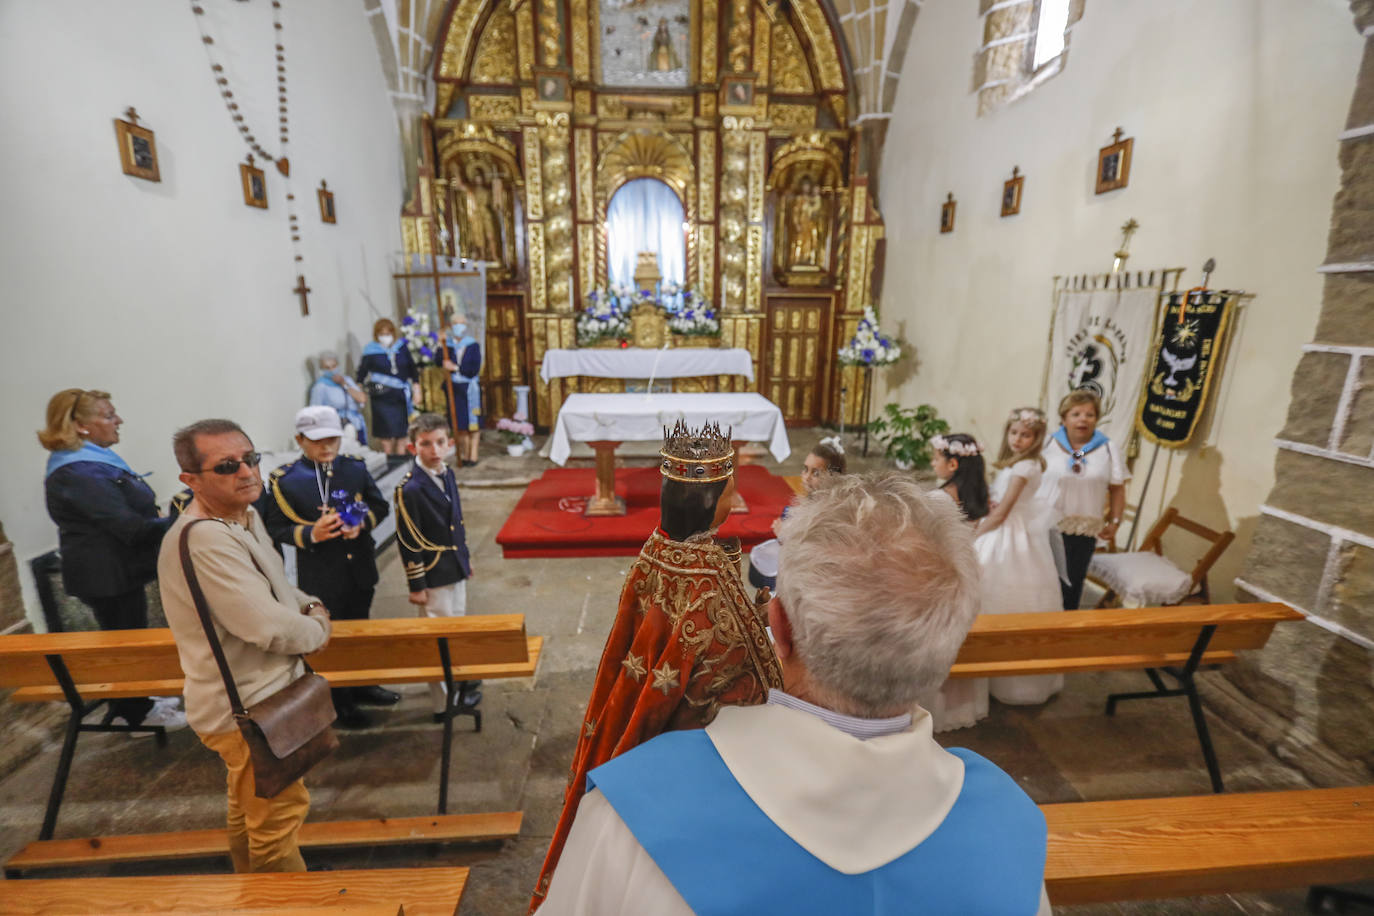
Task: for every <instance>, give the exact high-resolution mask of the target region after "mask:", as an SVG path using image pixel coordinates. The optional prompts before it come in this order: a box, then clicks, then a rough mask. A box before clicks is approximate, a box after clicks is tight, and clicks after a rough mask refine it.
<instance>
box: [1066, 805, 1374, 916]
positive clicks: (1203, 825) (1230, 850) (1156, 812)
mask: <svg viewBox="0 0 1374 916" xmlns="http://www.w3.org/2000/svg"><path fill="white" fill-rule="evenodd" d="M1040 810H1041V811H1043V812H1044V814H1045V820H1046V822H1047V824H1048V826H1049V853H1048V856H1047V858H1046V862H1045V887H1046V889H1047V890H1048V891H1049V895H1050V902H1052V903H1054V904H1057V905H1061V906H1062V905H1068V904H1075V903H1102V902H1108V901H1117V900H1139V899H1147V898H1161V897H1195V896H1202V895H1205V894H1226V893H1233V892H1238V891H1262V890H1277V889H1282V888H1291V887H1305V886H1308V885H1313V884H1335V883H1342V882H1348V881H1361V880H1369V879H1370V878H1374V786H1361V787H1358V788H1351V789H1300V790H1297V791H1287V792H1245V793H1241V794H1237V795H1202V796H1196V797H1186V798H1145V799H1127V800H1124V801H1103V802H1073V803H1069V804H1061V805H1041V806H1040Z"/></svg>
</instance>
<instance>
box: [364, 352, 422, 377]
mask: <svg viewBox="0 0 1374 916" xmlns="http://www.w3.org/2000/svg"><path fill="white" fill-rule="evenodd" d="M373 372H380V373H381V374H382V375H392V376H395V377H396V378H398V379H401V380H402V381H406V382H418V381H419V380H420V370H418V369H416V368H415V360H413V359H411V358H410V350H409V349H407V348H406V347H401V349H399V350H397V351H396V371H395V372H392V371H391V360H389V359H387V358H386V355H385V354H383V353H369V354H367V355H366V356H364V357H362V358H361V359H360V360H358V372H357V374H356V375H354V378H356V379H357V380H358V383H359V384H361V383H363V382H366V381H367V377H368V376H369V375H371V374H372V373H373Z"/></svg>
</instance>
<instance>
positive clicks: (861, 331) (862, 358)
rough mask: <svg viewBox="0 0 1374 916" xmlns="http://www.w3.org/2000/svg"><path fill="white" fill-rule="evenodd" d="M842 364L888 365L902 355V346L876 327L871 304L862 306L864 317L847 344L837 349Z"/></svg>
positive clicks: (876, 320)
mask: <svg viewBox="0 0 1374 916" xmlns="http://www.w3.org/2000/svg"><path fill="white" fill-rule="evenodd" d="M839 356H840V365H842V366H890V365H892V364H893V363H895V362H896V361H897V360H899V359H901V357H902V346H901V344H900V343H898V342H897V341H896V340H895V339H894V338H892V337H889V336H888V335H886V334H884V333H883V332H882V331H881V330H879V329H878V316H877V315H875V314H873V306H871V305H866V306H864V317H863V318H861V319H859V328H858V330H857V331H856V332H855V334H854V337H853V338H852V339H851V340H850V341H849V344H848V346H845V347H842V348H840V350H839Z"/></svg>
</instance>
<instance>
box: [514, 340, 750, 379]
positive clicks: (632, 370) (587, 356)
mask: <svg viewBox="0 0 1374 916" xmlns="http://www.w3.org/2000/svg"><path fill="white" fill-rule="evenodd" d="M655 362H657V366H655ZM574 375H581V376H586V377H588V378H690V377H692V376H697V375H742V376H744V377H745V378H747V379H749V381H751V382H752V381H753V380H754V361H753V359H752V358H750V356H749V351H748V350H744V349H740V348H734V349H729V350H721V349H718V348H716V347H680V348H677V349H668V350H648V349H644V348H642V347H628V348H626V349H624V350H616V349H606V348H599V347H583V348H580V349H577V350H546V351H545V352H544V362H543V363H541V364H540V366H539V377H540V378H542V379H543V380H544V381H546V382H547V381H549V380H550V379H555V378H567V377H569V376H574Z"/></svg>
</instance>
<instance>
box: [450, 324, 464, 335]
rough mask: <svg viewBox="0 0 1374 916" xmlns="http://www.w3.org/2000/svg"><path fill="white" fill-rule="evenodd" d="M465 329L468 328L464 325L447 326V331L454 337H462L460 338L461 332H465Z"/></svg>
mask: <svg viewBox="0 0 1374 916" xmlns="http://www.w3.org/2000/svg"><path fill="white" fill-rule="evenodd" d="M467 329H468V326H467V325H465V324H455V325H450V326H449V331H451V332H452V333H453V336H454V337H462V336H463V332H464V331H466V330H467Z"/></svg>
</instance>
